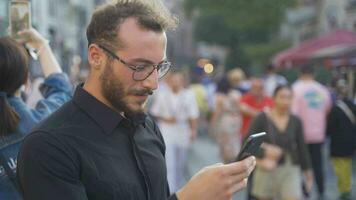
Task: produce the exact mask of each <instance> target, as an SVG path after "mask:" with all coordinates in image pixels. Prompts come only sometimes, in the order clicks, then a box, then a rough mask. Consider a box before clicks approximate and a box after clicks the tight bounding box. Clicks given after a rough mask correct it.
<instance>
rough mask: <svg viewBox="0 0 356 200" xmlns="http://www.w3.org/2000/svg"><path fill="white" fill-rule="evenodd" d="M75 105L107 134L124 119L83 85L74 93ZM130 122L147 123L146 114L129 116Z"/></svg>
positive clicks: (136, 124)
mask: <svg viewBox="0 0 356 200" xmlns="http://www.w3.org/2000/svg"><path fill="white" fill-rule="evenodd" d="M73 101H74V103H76V104H77V106H79V107H80V108H81V109H82V110H83V111H84V112H86V113H87V114H88V115H89V116H90V117H91V118H92V119H93V120H94V121H95V122H96V123H97V124H98V125H99V126H100V127H101V128H102V129H103V130H104V132H105V133H107V134H109V133H112V132H113V130H114V129H115V128H116V126H117V125H118V124H119V123H120V122H121V121H122V120H123V119H124V117H123V116H122V115H120V114H119V113H117V112H115V111H114V110H112V109H111V108H110V107H108V106H107V105H105V104H103V103H102V102H100V101H99V100H98V99H97V98H95V97H94V96H93V95H91V94H90V93H89V92H87V91H86V90H84V89H83V84H81V85H79V86H78V87H77V89H76V91H75V93H74V97H73ZM127 118H128V119H129V121H130V122H131V123H132V124H133V125H134V126H138V125H140V124H143V125H144V123H145V120H146V114H144V113H142V114H136V115H130V116H127Z"/></svg>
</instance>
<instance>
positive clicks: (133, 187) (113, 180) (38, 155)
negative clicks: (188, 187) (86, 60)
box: [18, 87, 176, 200]
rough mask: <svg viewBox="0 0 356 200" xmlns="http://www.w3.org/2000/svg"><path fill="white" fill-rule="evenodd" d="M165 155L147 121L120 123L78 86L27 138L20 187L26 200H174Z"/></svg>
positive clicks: (20, 163) (152, 125)
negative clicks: (170, 192)
mask: <svg viewBox="0 0 356 200" xmlns="http://www.w3.org/2000/svg"><path fill="white" fill-rule="evenodd" d="M164 152H165V145H164V142H163V138H162V136H161V133H160V131H159V129H158V127H157V126H156V124H155V123H154V122H153V121H152V120H151V119H150V118H149V117H147V116H146V115H144V114H142V115H139V116H132V117H128V118H124V117H122V116H121V115H120V114H118V113H116V112H114V111H113V110H111V109H110V108H109V107H107V106H106V105H105V104H103V103H101V102H100V101H98V100H97V99H96V98H95V97H93V96H91V95H90V94H89V93H88V92H86V91H85V90H84V89H82V88H81V87H78V88H77V90H76V92H75V95H74V98H73V100H72V101H70V102H68V103H67V104H65V105H64V106H63V107H62V108H60V109H59V110H58V111H57V112H56V113H54V114H53V115H51V116H50V117H49V118H48V119H46V120H45V121H44V122H43V123H41V124H40V125H39V126H38V127H36V128H35V129H34V130H33V131H32V133H31V134H30V135H29V136H28V137H27V138H26V139H25V142H24V144H23V146H22V149H21V151H20V154H19V156H18V176H19V182H20V187H21V189H22V190H23V192H24V198H25V200H57V199H58V200H64V199H65V200H85V199H88V200H118V199H120V200H130V199H135V200H136V199H137V200H141V199H142V200H143V199H149V200H162V199H168V198H169V199H176V197H175V195H173V196H171V197H168V196H169V189H168V184H167V177H166V164H165V158H164Z"/></svg>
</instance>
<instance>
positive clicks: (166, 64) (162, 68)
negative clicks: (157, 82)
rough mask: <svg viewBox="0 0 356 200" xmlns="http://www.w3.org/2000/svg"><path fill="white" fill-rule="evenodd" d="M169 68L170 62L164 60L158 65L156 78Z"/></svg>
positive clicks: (160, 76) (165, 72)
mask: <svg viewBox="0 0 356 200" xmlns="http://www.w3.org/2000/svg"><path fill="white" fill-rule="evenodd" d="M170 68H171V63H170V62H164V63H162V64H160V65H159V66H158V78H162V77H163V76H164V75H166V74H167V72H168V71H169V69H170Z"/></svg>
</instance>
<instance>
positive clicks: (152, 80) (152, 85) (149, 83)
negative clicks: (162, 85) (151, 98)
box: [142, 70, 158, 90]
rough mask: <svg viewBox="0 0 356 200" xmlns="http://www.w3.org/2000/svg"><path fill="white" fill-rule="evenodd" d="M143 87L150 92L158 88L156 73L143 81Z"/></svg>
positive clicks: (155, 71)
mask: <svg viewBox="0 0 356 200" xmlns="http://www.w3.org/2000/svg"><path fill="white" fill-rule="evenodd" d="M142 84H143V86H144V87H145V88H148V89H150V90H155V89H157V87H158V71H157V70H154V71H153V72H152V73H151V74H150V75H149V76H148V77H147V78H146V79H145V80H143V83H142Z"/></svg>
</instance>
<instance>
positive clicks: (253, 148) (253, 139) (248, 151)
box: [236, 132, 266, 161]
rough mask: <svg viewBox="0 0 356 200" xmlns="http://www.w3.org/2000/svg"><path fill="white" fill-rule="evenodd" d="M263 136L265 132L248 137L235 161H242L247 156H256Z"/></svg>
mask: <svg viewBox="0 0 356 200" xmlns="http://www.w3.org/2000/svg"><path fill="white" fill-rule="evenodd" d="M265 136H266V133H265V132H262V133H256V134H253V135H250V136H249V137H248V138H247V139H246V141H245V142H244V144H243V146H242V148H241V150H240V153H239V155H237V157H236V161H240V160H243V159H245V158H247V157H248V156H252V155H256V153H257V152H258V150H259V148H260V146H261V144H262V143H263V141H264V139H265Z"/></svg>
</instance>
